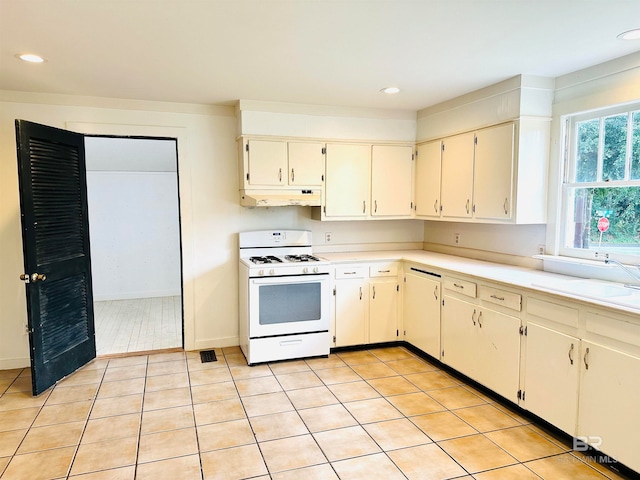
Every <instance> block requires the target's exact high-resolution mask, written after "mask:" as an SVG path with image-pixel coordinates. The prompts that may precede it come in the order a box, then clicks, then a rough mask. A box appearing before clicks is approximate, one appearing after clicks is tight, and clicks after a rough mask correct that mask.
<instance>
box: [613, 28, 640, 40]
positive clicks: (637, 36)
mask: <svg viewBox="0 0 640 480" xmlns="http://www.w3.org/2000/svg"><path fill="white" fill-rule="evenodd" d="M618 38H619V39H620V40H640V28H635V29H633V30H628V31H626V32H622V33H621V34H620V35H618Z"/></svg>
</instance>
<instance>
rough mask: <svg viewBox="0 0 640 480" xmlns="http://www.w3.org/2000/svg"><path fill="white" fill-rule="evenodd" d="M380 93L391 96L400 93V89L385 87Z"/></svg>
mask: <svg viewBox="0 0 640 480" xmlns="http://www.w3.org/2000/svg"><path fill="white" fill-rule="evenodd" d="M380 91H381V92H382V93H388V94H393V93H398V92H399V91H400V89H399V88H398V87H386V88H383V89H381V90H380Z"/></svg>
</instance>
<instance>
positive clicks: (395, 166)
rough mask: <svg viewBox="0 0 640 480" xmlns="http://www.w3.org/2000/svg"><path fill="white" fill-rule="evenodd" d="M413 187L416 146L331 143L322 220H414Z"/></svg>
mask: <svg viewBox="0 0 640 480" xmlns="http://www.w3.org/2000/svg"><path fill="white" fill-rule="evenodd" d="M412 184H413V146H412V145H371V144H348V143H328V144H327V149H326V176H325V187H324V206H323V208H322V211H321V216H320V219H321V220H363V219H367V220H372V219H384V218H411V214H412V196H413V191H412ZM317 213H318V212H315V215H316V217H315V218H317V216H318V215H317Z"/></svg>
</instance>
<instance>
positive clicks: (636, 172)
mask: <svg viewBox="0 0 640 480" xmlns="http://www.w3.org/2000/svg"><path fill="white" fill-rule="evenodd" d="M566 125H567V128H566V135H567V148H566V158H565V178H564V182H563V194H562V199H563V200H562V201H563V209H562V213H563V217H562V227H561V229H562V231H563V233H562V248H561V253H562V254H563V255H570V256H577V257H583V258H602V257H605V256H607V254H609V255H611V256H615V258H618V259H619V260H621V261H628V262H635V263H637V262H639V261H640V104H635V105H632V106H631V107H629V106H628V105H627V106H626V107H620V108H615V109H614V108H612V109H608V110H606V111H600V112H591V113H589V114H581V115H576V116H572V117H570V118H568V119H567V124H566Z"/></svg>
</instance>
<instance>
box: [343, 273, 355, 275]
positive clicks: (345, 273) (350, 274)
mask: <svg viewBox="0 0 640 480" xmlns="http://www.w3.org/2000/svg"><path fill="white" fill-rule="evenodd" d="M356 273H358V272H344V274H345V275H355V274H356Z"/></svg>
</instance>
